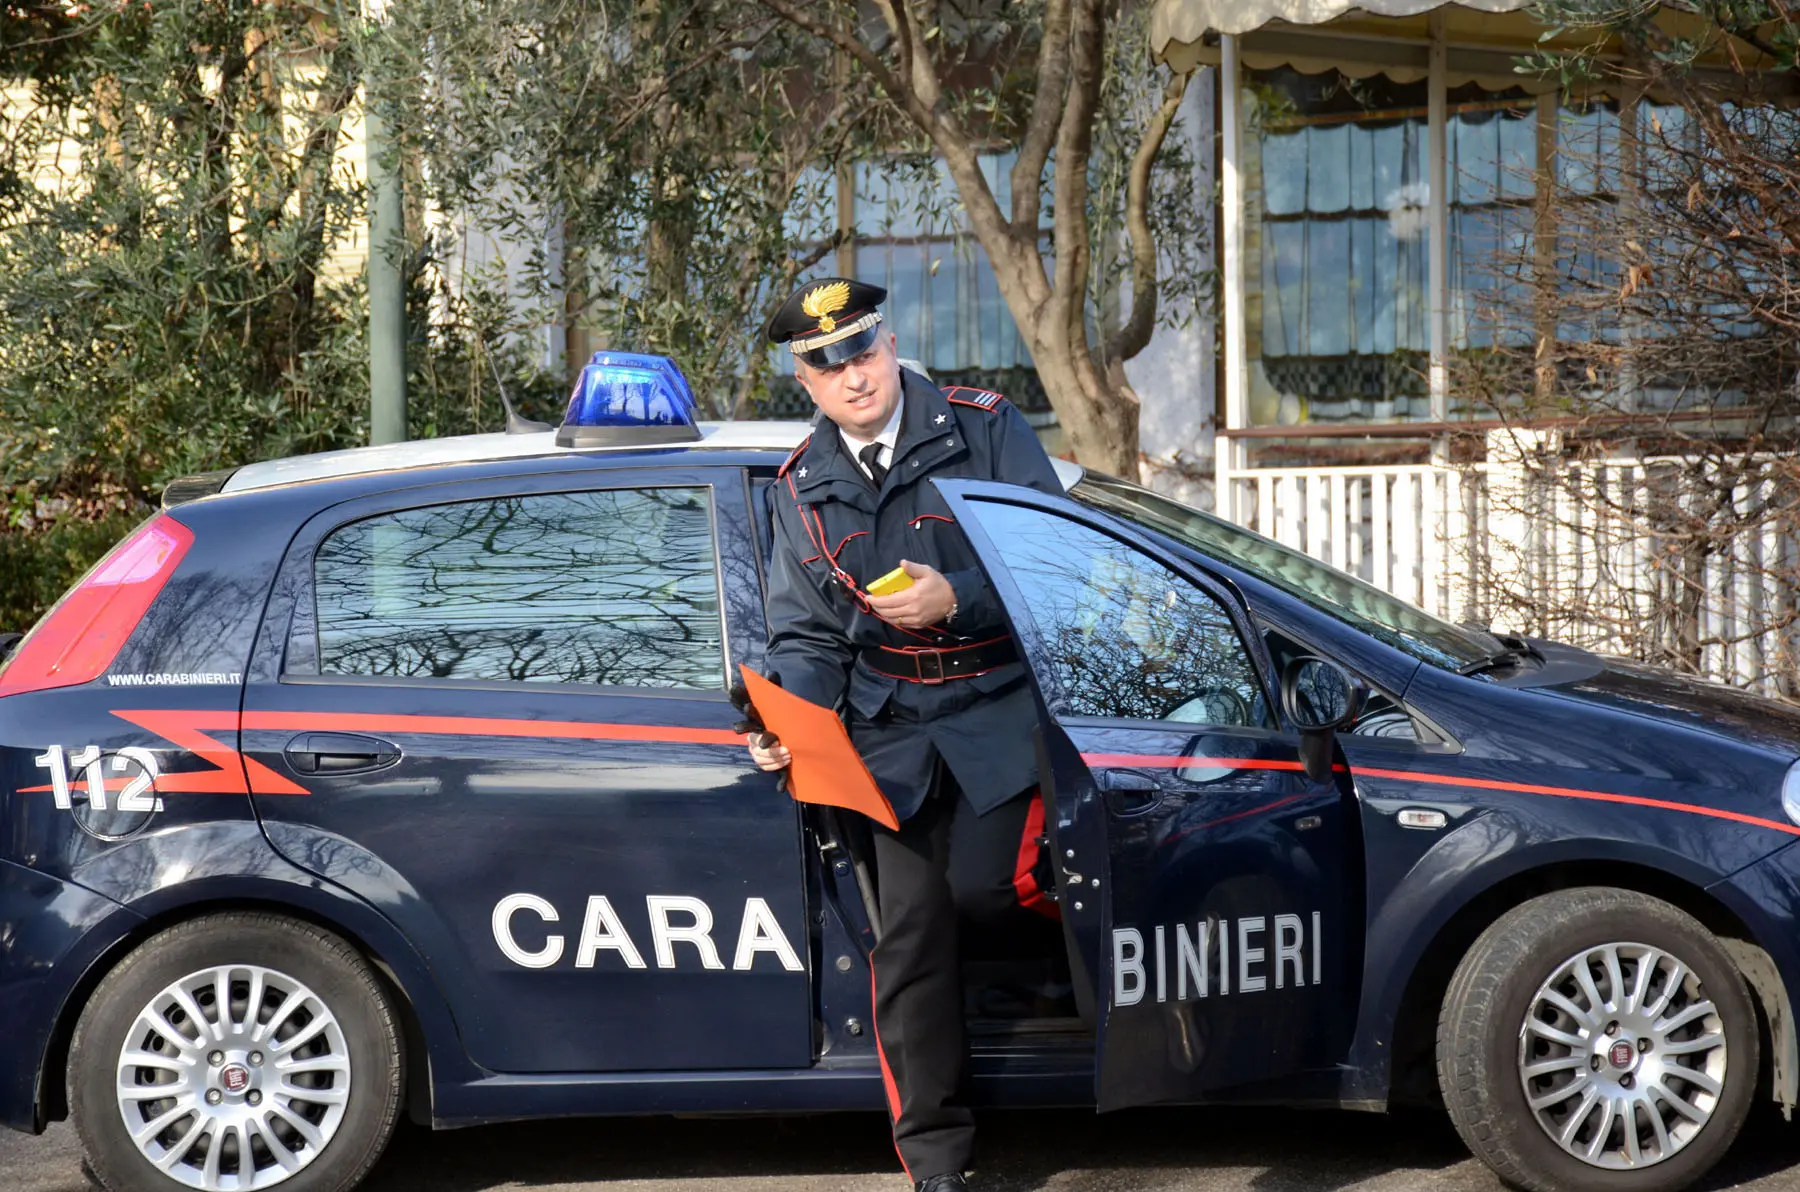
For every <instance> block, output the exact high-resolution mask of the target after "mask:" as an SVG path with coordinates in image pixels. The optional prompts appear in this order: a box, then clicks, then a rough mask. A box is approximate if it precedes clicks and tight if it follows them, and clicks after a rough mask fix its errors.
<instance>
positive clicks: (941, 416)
mask: <svg viewBox="0 0 1800 1192" xmlns="http://www.w3.org/2000/svg"><path fill="white" fill-rule="evenodd" d="M934 421H935V422H936V423H937V424H938V425H939V426H942V425H944V423H946V422H948V421H950V415H948V414H939V415H938V416H937V418H936V419H934Z"/></svg>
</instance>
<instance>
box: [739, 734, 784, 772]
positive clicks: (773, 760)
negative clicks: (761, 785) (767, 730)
mask: <svg viewBox="0 0 1800 1192" xmlns="http://www.w3.org/2000/svg"><path fill="white" fill-rule="evenodd" d="M764 741H768V742H769V744H768V745H766V746H765V745H763V744H762V742H764ZM744 743H745V744H746V745H748V746H750V760H751V761H753V762H755V763H756V768H757V769H759V770H785V769H787V768H788V765H789V764H790V763H791V762H792V761H793V760H794V755H793V754H791V753H789V752H788V748H787V746H786V745H783V744H782V743H781V742H779V741H777V740H775V739H774V738H773V737H771V736H768V735H766V734H763V733H751V734H750V735H749V736H748V737H746V738H745V739H744Z"/></svg>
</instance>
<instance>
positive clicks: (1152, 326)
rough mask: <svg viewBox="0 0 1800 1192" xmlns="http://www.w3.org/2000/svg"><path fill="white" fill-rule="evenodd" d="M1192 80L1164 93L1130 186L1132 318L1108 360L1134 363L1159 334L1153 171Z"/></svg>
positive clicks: (1173, 83)
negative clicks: (1152, 227)
mask: <svg viewBox="0 0 1800 1192" xmlns="http://www.w3.org/2000/svg"><path fill="white" fill-rule="evenodd" d="M1189 77H1190V76H1189V75H1185V74H1182V75H1176V76H1175V77H1174V78H1173V79H1171V80H1170V82H1169V87H1168V90H1167V91H1165V92H1164V93H1163V102H1162V106H1161V107H1160V108H1158V109H1156V114H1155V115H1154V116H1152V117H1151V118H1150V123H1149V124H1148V125H1147V126H1146V127H1145V129H1144V139H1143V140H1142V141H1140V142H1139V143H1138V148H1137V155H1136V156H1135V157H1133V158H1132V160H1131V174H1130V177H1129V178H1128V179H1127V181H1126V183H1125V231H1126V234H1127V235H1128V236H1129V237H1130V239H1131V318H1130V320H1128V321H1127V322H1126V323H1125V325H1124V326H1123V327H1120V328H1119V329H1118V330H1117V331H1116V332H1114V333H1113V337H1112V339H1111V340H1110V341H1109V342H1108V343H1107V345H1106V359H1107V360H1109V361H1111V360H1129V359H1131V358H1132V357H1133V356H1135V355H1137V354H1138V353H1139V352H1141V351H1143V350H1144V345H1145V344H1147V343H1149V342H1150V335H1151V333H1152V332H1153V331H1155V330H1156V301H1157V285H1156V241H1155V240H1154V239H1153V238H1152V236H1151V233H1150V171H1151V169H1152V168H1153V167H1154V166H1155V165H1156V155H1157V154H1158V153H1160V152H1161V151H1162V144H1163V139H1164V138H1165V137H1166V136H1167V135H1168V132H1169V126H1170V125H1171V124H1173V123H1174V122H1175V113H1176V112H1177V111H1179V110H1180V108H1181V100H1182V97H1183V96H1184V95H1186V94H1187V85H1188V79H1189Z"/></svg>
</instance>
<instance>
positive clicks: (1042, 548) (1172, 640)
mask: <svg viewBox="0 0 1800 1192" xmlns="http://www.w3.org/2000/svg"><path fill="white" fill-rule="evenodd" d="M936 483H937V484H938V487H939V489H940V491H942V492H943V493H944V495H945V497H946V498H947V499H948V501H949V505H950V508H951V510H952V512H953V514H954V515H955V517H956V519H957V520H958V521H959V522H960V523H961V524H962V527H963V530H964V532H965V533H966V534H967V535H968V538H969V541H970V543H971V544H972V545H973V546H974V548H975V550H976V552H977V554H978V555H979V557H980V559H981V561H982V564H983V566H984V567H985V568H986V570H987V573H988V577H989V579H990V580H991V581H992V584H993V587H994V590H995V592H996V593H997V595H998V597H999V599H1000V601H1001V603H1002V605H1003V606H1004V608H1005V610H1006V614H1007V616H1008V618H1009V620H1010V621H1011V623H1012V626H1013V629H1014V632H1015V634H1016V637H1017V640H1018V642H1019V646H1020V650H1021V652H1022V653H1023V654H1024V655H1025V657H1026V660H1027V662H1028V663H1029V666H1030V669H1031V672H1032V675H1033V677H1034V679H1035V682H1036V685H1037V694H1038V699H1039V712H1040V717H1041V731H1042V748H1041V750H1040V758H1041V762H1042V767H1043V774H1042V775H1041V778H1042V781H1043V785H1044V794H1045V798H1046V806H1047V807H1048V808H1050V809H1051V814H1050V815H1049V816H1048V817H1047V818H1048V820H1049V822H1050V824H1051V827H1052V831H1053V843H1054V847H1055V850H1056V852H1055V856H1056V859H1057V862H1058V866H1059V873H1058V885H1059V889H1060V897H1061V905H1062V912H1063V915H1064V921H1065V924H1066V926H1067V928H1068V936H1069V940H1070V947H1071V959H1072V961H1073V962H1074V968H1075V972H1076V979H1077V981H1078V982H1081V981H1084V980H1085V981H1087V982H1088V992H1089V993H1091V995H1092V1001H1091V1003H1089V1004H1091V1005H1092V1007H1093V1010H1094V1016H1095V1017H1096V1019H1097V1023H1096V1026H1097V1032H1098V1046H1097V1067H1096V1072H1095V1085H1096V1087H1095V1094H1096V1097H1097V1099H1098V1102H1099V1106H1100V1108H1101V1109H1114V1108H1122V1107H1125V1106H1130V1105H1146V1104H1153V1103H1159V1102H1176V1101H1196V1100H1201V1099H1206V1100H1218V1099H1228V1098H1229V1097H1231V1096H1244V1097H1254V1096H1257V1095H1258V1093H1257V1091H1256V1090H1255V1089H1254V1088H1252V1087H1250V1086H1255V1085H1266V1084H1267V1083H1268V1082H1271V1081H1280V1082H1282V1084H1283V1085H1284V1090H1283V1091H1284V1093H1285V1095H1290V1096H1291V1095H1296V1094H1299V1095H1305V1092H1304V1090H1296V1089H1295V1088H1294V1083H1295V1080H1296V1079H1297V1080H1298V1081H1299V1082H1300V1083H1301V1084H1303V1085H1304V1084H1305V1083H1307V1080H1308V1078H1307V1077H1306V1076H1305V1075H1304V1074H1306V1073H1317V1081H1318V1090H1317V1093H1316V1094H1315V1095H1319V1096H1325V1097H1329V1096H1332V1095H1334V1093H1335V1089H1336V1079H1335V1073H1334V1069H1335V1067H1336V1065H1337V1064H1338V1063H1339V1062H1341V1061H1342V1060H1343V1058H1344V1056H1345V1052H1346V1050H1347V1047H1348V1041H1349V1037H1350V1033H1351V1027H1352V1024H1353V1023H1354V1022H1355V1018H1356V999H1357V990H1358V987H1359V985H1360V968H1361V955H1362V940H1361V924H1362V921H1363V916H1362V893H1361V871H1362V867H1361V863H1360V849H1361V843H1360V835H1359V831H1358V820H1357V817H1356V814H1355V807H1354V794H1353V790H1352V787H1351V785H1350V782H1349V779H1348V775H1347V774H1343V773H1341V772H1340V773H1337V774H1334V775H1333V776H1332V777H1333V780H1330V781H1324V782H1315V781H1313V780H1311V779H1309V778H1308V777H1307V776H1306V774H1305V773H1304V772H1303V770H1302V768H1301V765H1300V762H1299V753H1298V746H1299V737H1298V734H1297V733H1295V732H1293V731H1291V730H1290V729H1289V728H1288V727H1287V726H1285V725H1284V724H1283V722H1282V715H1281V713H1280V711H1279V702H1278V700H1277V699H1276V698H1275V697H1276V688H1275V676H1274V675H1272V674H1270V673H1269V671H1270V667H1269V662H1268V654H1267V652H1266V650H1265V649H1264V647H1263V645H1262V643H1261V642H1260V640H1259V639H1258V638H1257V636H1256V634H1255V633H1254V632H1253V630H1252V626H1251V622H1250V619H1249V615H1248V610H1247V609H1246V608H1245V607H1244V604H1243V602H1242V600H1241V599H1240V598H1239V597H1238V596H1237V594H1236V593H1235V592H1234V591H1232V590H1229V589H1227V588H1226V587H1225V586H1224V585H1222V584H1220V583H1219V582H1217V581H1215V580H1214V579H1212V578H1210V577H1209V576H1208V575H1207V574H1206V573H1205V572H1204V571H1203V570H1201V569H1199V568H1196V567H1193V566H1191V565H1190V564H1189V563H1188V562H1187V561H1186V560H1185V559H1183V558H1182V557H1181V556H1180V555H1179V554H1178V553H1177V552H1174V551H1165V550H1163V549H1161V548H1160V547H1159V546H1158V545H1157V544H1156V543H1155V542H1154V541H1153V540H1152V539H1151V538H1150V537H1148V536H1147V535H1144V534H1141V533H1139V532H1138V531H1137V530H1136V529H1135V528H1134V527H1132V526H1130V525H1129V524H1128V523H1126V522H1123V521H1121V520H1119V519H1117V518H1114V517H1112V516H1110V515H1108V514H1105V513H1101V512H1098V511H1095V510H1091V509H1087V508H1084V507H1083V506H1081V505H1079V504H1076V503H1075V502H1073V501H1070V500H1068V499H1065V498H1062V497H1051V496H1046V495H1044V494H1041V493H1037V492H1033V491H1031V490H1027V489H1023V488H1019V487H1015V486H1012V485H1004V484H996V483H992V482H986V481H968V480H942V481H937V482H936ZM1225 1089H1235V1090H1238V1091H1237V1092H1235V1093H1232V1094H1223V1095H1221V1090H1225Z"/></svg>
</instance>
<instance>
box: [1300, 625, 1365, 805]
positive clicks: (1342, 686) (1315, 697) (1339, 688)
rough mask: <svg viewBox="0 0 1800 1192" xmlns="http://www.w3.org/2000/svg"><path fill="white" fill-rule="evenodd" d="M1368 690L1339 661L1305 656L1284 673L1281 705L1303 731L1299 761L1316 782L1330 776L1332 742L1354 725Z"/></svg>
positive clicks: (1301, 732) (1301, 731) (1309, 776)
mask: <svg viewBox="0 0 1800 1192" xmlns="http://www.w3.org/2000/svg"><path fill="white" fill-rule="evenodd" d="M1368 698H1369V689H1368V688H1367V687H1366V686H1364V685H1363V684H1362V682H1361V681H1360V680H1358V679H1356V678H1354V677H1353V676H1352V675H1351V674H1350V672H1349V671H1347V670H1345V669H1344V668H1343V667H1341V666H1339V665H1338V664H1337V663H1335V662H1332V661H1329V660H1328V659H1324V658H1315V657H1313V656H1311V655H1302V656H1301V657H1299V658H1296V659H1294V660H1293V661H1292V662H1290V663H1288V664H1287V666H1286V667H1285V668H1284V669H1283V670H1282V672H1281V704H1282V707H1283V708H1284V709H1286V711H1287V717H1288V721H1289V722H1290V723H1291V724H1293V725H1294V727H1296V728H1298V729H1299V730H1300V764H1301V767H1302V768H1303V769H1305V771H1306V776H1307V777H1308V778H1310V779H1312V780H1313V781H1314V782H1324V781H1325V780H1326V779H1328V778H1330V777H1331V742H1332V737H1333V735H1334V734H1335V733H1336V732H1337V730H1338V729H1340V728H1342V727H1344V726H1345V725H1347V724H1354V723H1355V722H1356V718H1357V716H1359V715H1360V714H1361V713H1362V709H1363V704H1364V703H1365V702H1367V700H1368Z"/></svg>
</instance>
